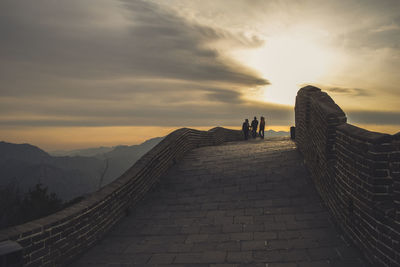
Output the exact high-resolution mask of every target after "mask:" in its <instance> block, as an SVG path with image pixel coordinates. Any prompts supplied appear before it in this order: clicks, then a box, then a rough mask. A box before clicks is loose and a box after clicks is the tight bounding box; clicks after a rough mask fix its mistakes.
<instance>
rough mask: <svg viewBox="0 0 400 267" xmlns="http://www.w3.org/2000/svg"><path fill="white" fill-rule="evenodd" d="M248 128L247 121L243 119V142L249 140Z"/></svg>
mask: <svg viewBox="0 0 400 267" xmlns="http://www.w3.org/2000/svg"><path fill="white" fill-rule="evenodd" d="M249 127H250V125H249V120H248V119H245V120H244V122H243V125H242V131H243V134H244V140H247V139H249Z"/></svg>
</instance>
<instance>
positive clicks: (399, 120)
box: [346, 110, 400, 131]
mask: <svg viewBox="0 0 400 267" xmlns="http://www.w3.org/2000/svg"><path fill="white" fill-rule="evenodd" d="M346 115H347V118H348V120H349V122H350V123H361V124H363V123H366V124H378V125H387V124H392V125H400V112H390V111H364V110H350V111H348V112H346ZM399 131H400V126H399Z"/></svg>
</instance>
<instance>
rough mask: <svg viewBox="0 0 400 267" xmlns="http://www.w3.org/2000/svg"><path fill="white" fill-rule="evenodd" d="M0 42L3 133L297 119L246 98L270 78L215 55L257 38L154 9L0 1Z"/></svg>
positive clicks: (91, 1)
mask: <svg viewBox="0 0 400 267" xmlns="http://www.w3.org/2000/svg"><path fill="white" fill-rule="evenodd" d="M39 18H40V19H39ZM0 35H1V36H2V42H0V80H1V81H2V82H1V84H0V113H1V116H0V124H1V125H3V126H37V127H40V126H116V125H118V126H124V125H160V126H161V125H162V126H169V125H179V126H185V125H199V126H201V125H213V124H225V125H227V124H230V123H232V124H238V123H239V122H240V121H241V120H242V117H243V116H244V114H247V113H248V114H253V113H255V112H259V113H264V112H271V114H272V113H273V114H275V115H277V116H278V117H279V118H276V121H286V122H287V121H288V120H291V119H292V117H291V116H292V110H290V109H289V108H288V107H285V106H275V105H261V104H259V103H254V102H249V101H247V100H245V98H244V97H243V92H244V91H246V90H247V89H248V88H255V87H258V86H264V85H268V84H269V82H268V80H266V79H265V78H263V77H261V76H260V75H259V74H258V73H256V72H255V71H254V70H252V69H250V68H248V67H246V66H244V65H242V64H240V63H239V62H236V61H234V60H232V59H231V58H230V57H228V56H227V55H225V54H224V53H223V51H221V50H220V49H219V48H218V47H219V44H220V43H223V44H224V45H225V46H229V47H237V48H239V47H240V48H246V49H251V48H255V47H259V46H260V45H262V44H263V40H262V39H261V38H259V37H257V36H247V35H245V34H242V33H232V32H229V31H227V30H224V29H220V28H218V27H211V26H205V25H201V24H198V23H196V22H194V21H189V20H187V19H185V18H184V17H181V16H178V15H176V14H175V13H173V12H172V11H170V10H168V9H166V8H164V7H162V6H160V5H157V4H156V3H150V2H147V1H141V0H132V1H123V0H121V1H106V0H85V1H81V0H71V1H65V2H59V1H57V2H54V1H51V0H37V1H35V2H32V1H28V2H27V1H20V0H3V1H1V2H0ZM238 120H239V122H238Z"/></svg>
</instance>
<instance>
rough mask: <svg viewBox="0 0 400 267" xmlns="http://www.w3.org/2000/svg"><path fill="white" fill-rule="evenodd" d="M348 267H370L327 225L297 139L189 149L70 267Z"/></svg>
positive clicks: (322, 207)
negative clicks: (300, 153)
mask: <svg viewBox="0 0 400 267" xmlns="http://www.w3.org/2000/svg"><path fill="white" fill-rule="evenodd" d="M350 263H351V266H354V267H357V266H364V263H363V261H362V260H361V258H360V256H359V254H358V253H357V252H356V251H355V250H354V249H353V248H352V247H349V245H348V244H346V243H345V242H344V241H343V238H342V237H341V234H340V233H339V232H338V231H337V229H336V228H335V227H334V226H333V225H332V223H331V222H330V217H329V214H328V213H327V209H326V208H325V206H324V205H323V203H322V200H321V199H320V197H319V196H318V194H317V192H316V190H315V188H314V185H313V183H312V181H311V180H310V178H309V174H308V172H307V170H306V168H305V166H304V165H303V160H302V158H301V156H300V155H299V153H298V152H297V150H296V147H295V145H294V143H293V142H292V141H290V140H289V139H286V138H275V139H270V140H268V139H266V140H251V141H248V142H232V143H226V144H224V145H220V146H213V147H203V148H198V149H194V150H192V151H191V152H189V153H188V154H187V155H186V157H185V158H184V159H183V160H182V161H181V162H179V163H178V164H177V165H175V166H174V167H172V168H171V169H170V170H169V172H168V174H167V175H165V176H164V177H162V178H161V179H160V182H159V184H158V186H157V187H156V188H155V189H154V190H153V191H152V192H150V193H149V194H148V195H147V197H146V199H144V200H143V201H142V202H141V203H139V204H138V205H137V206H136V208H135V210H133V211H132V212H131V214H130V215H129V216H128V217H126V218H124V219H123V220H122V221H121V222H120V223H118V225H117V226H116V227H115V228H114V229H113V230H112V231H111V232H109V233H108V234H107V235H106V237H105V238H104V239H103V240H102V241H101V242H100V243H99V244H98V245H96V246H95V247H93V248H92V249H91V250H89V251H88V252H87V253H85V254H84V255H83V256H82V257H81V258H80V259H78V260H77V261H76V262H74V263H73V264H72V265H71V266H114V265H115V266H198V267H200V266H215V267H217V266H220V267H223V266H227V267H228V266H268V267H271V266H282V267H283V266H286V267H289V266H297V267H298V266H342V265H343V266H347V265H348V264H350ZM160 264H163V265H160ZM341 264H342V265H341Z"/></svg>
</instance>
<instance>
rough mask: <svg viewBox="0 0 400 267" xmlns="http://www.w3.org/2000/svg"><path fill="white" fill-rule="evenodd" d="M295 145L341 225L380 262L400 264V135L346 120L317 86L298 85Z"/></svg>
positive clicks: (367, 255)
mask: <svg viewBox="0 0 400 267" xmlns="http://www.w3.org/2000/svg"><path fill="white" fill-rule="evenodd" d="M295 118H296V144H297V147H298V149H299V150H300V151H301V153H302V154H303V156H304V159H305V162H306V165H307V167H308V169H309V170H310V172H311V174H312V177H313V180H314V182H315V185H316V187H317V189H318V191H319V193H320V195H321V196H322V198H323V199H324V201H325V202H326V204H327V206H328V207H329V208H330V210H331V212H332V213H333V215H334V217H335V218H336V222H337V224H338V225H339V226H340V227H341V228H342V229H343V230H344V231H345V232H346V233H347V235H348V236H349V237H350V238H351V239H352V240H353V242H354V243H355V244H356V245H357V246H358V247H359V248H360V249H361V250H362V251H363V252H364V254H365V256H366V257H367V258H369V259H370V260H371V261H372V262H374V263H375V264H379V266H399V265H400V168H399V166H400V150H399V143H400V141H399V139H400V138H399V137H400V135H399V134H397V135H389V134H382V133H376V132H370V131H367V130H365V129H361V128H358V127H356V126H353V125H351V124H348V123H347V122H346V115H345V113H344V112H343V111H342V110H341V108H340V107H339V106H338V105H336V104H335V102H334V101H333V100H332V99H331V98H330V97H329V95H328V94H326V93H325V92H322V91H321V90H320V89H319V88H316V87H313V86H306V87H303V88H302V89H300V90H299V92H298V94H297V97H296V106H295Z"/></svg>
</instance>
